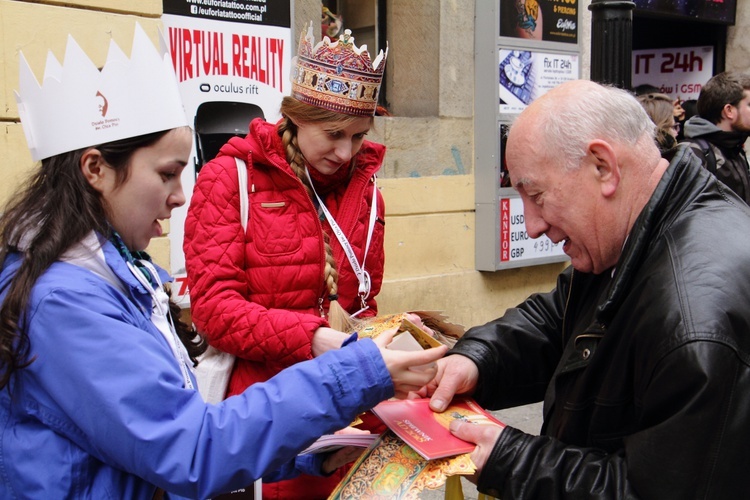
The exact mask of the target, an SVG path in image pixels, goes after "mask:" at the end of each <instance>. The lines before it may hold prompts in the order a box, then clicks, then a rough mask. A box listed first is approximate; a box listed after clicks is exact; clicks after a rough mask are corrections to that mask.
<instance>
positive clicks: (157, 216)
mask: <svg viewBox="0 0 750 500" xmlns="http://www.w3.org/2000/svg"><path fill="white" fill-rule="evenodd" d="M21 66H22V69H21V87H20V91H19V94H18V102H19V112H20V115H21V118H22V124H23V127H24V131H25V132H26V134H27V138H28V139H29V145H30V147H31V150H32V153H33V156H34V158H35V160H41V164H40V165H39V166H38V167H37V168H36V170H35V171H34V172H33V174H32V175H31V177H30V179H29V181H28V182H27V184H26V185H25V187H24V189H23V190H21V191H20V192H19V193H18V194H17V195H16V196H15V198H14V199H13V200H11V202H10V203H9V204H8V205H7V206H6V207H4V209H3V212H2V213H3V215H2V216H1V217H0V301H1V302H2V305H1V306H0V389H1V390H0V422H2V425H0V442H2V446H0V463H2V464H3V465H2V467H0V498H91V499H101V498H143V499H150V498H154V497H155V495H156V494H157V493H158V492H159V490H165V491H166V492H167V493H168V495H169V498H178V497H188V498H208V497H211V496H213V495H215V494H217V493H221V492H226V491H232V490H237V489H240V488H245V487H248V486H249V485H251V484H252V483H253V481H254V480H255V479H257V478H259V477H261V476H266V478H268V479H270V480H273V479H275V478H281V477H288V476H290V475H295V474H298V473H299V472H313V473H318V474H320V473H328V472H330V471H331V470H333V469H334V468H335V467H337V466H339V465H340V464H341V463H342V462H343V461H345V460H346V459H347V457H346V456H342V454H340V453H338V454H337V453H334V454H329V455H324V456H310V455H306V456H304V457H296V454H297V453H298V452H299V451H300V450H303V449H304V448H305V447H306V446H308V445H309V444H310V443H311V442H312V441H314V440H315V439H316V438H317V437H318V436H320V435H321V434H324V433H329V432H332V431H334V430H335V429H338V428H340V427H343V426H344V425H346V424H347V423H348V422H351V420H352V419H353V418H354V417H355V416H356V415H357V414H358V413H359V412H360V411H362V410H364V409H366V408H369V407H371V406H372V405H374V404H376V403H378V402H379V401H381V400H383V399H386V398H388V397H390V396H391V395H393V394H394V393H396V394H404V392H405V391H408V390H412V389H414V388H415V387H416V386H420V385H422V384H424V383H426V382H427V380H429V378H430V377H431V376H433V375H434V371H433V372H432V373H423V372H412V371H410V370H409V369H408V368H409V366H413V365H423V364H425V363H429V362H430V361H432V360H434V358H435V357H436V356H438V355H441V354H443V353H442V352H436V353H432V352H427V351H425V352H420V353H416V354H414V353H407V352H396V351H387V350H385V349H383V348H380V345H383V343H382V342H381V344H377V343H373V342H367V343H363V342H354V343H352V345H351V346H347V347H345V348H343V349H340V350H338V351H336V352H332V353H329V354H327V355H325V356H323V357H321V358H320V359H316V360H313V361H311V362H308V363H301V364H298V365H296V366H294V367H293V368H290V369H289V370H285V371H284V372H283V373H281V374H280V375H279V376H278V377H276V378H275V379H274V380H272V381H269V382H267V383H265V384H257V385H254V386H253V387H252V388H250V389H248V390H247V391H244V392H243V393H241V394H239V395H237V396H236V397H233V398H229V399H227V400H225V401H223V402H221V403H220V404H218V405H211V404H207V403H205V402H204V401H203V399H202V397H201V395H200V394H199V393H198V392H197V391H196V389H195V378H194V375H193V373H192V369H193V365H194V361H195V359H196V356H198V355H199V354H200V353H201V352H202V351H203V350H204V349H205V345H204V343H203V342H202V340H201V339H200V337H197V336H196V335H195V332H194V331H193V330H192V329H191V328H189V327H187V326H186V325H185V324H183V323H181V322H180V321H179V317H178V315H179V311H178V309H176V307H175V306H174V305H173V304H172V303H171V302H170V301H169V298H168V296H167V293H166V292H165V290H164V288H163V286H162V283H163V282H166V281H168V280H169V277H168V276H167V274H166V273H165V271H164V270H162V269H160V268H159V267H157V266H156V265H155V264H153V263H152V262H151V261H150V258H149V257H148V255H147V254H146V253H145V252H144V251H143V250H144V249H145V248H146V246H147V245H148V243H149V241H150V240H151V238H152V237H154V236H159V235H160V234H161V225H160V221H162V220H165V219H168V218H169V217H170V214H171V212H172V209H174V208H175V207H177V206H180V205H182V204H183V203H184V202H185V197H184V194H183V192H182V186H181V184H180V173H181V172H182V170H183V168H184V167H185V165H186V164H187V163H188V159H189V155H190V150H191V141H192V134H191V132H190V129H189V128H187V127H186V126H185V124H186V120H185V116H184V114H183V111H182V106H181V104H180V101H179V98H178V97H177V96H178V91H177V86H176V82H175V78H174V74H173V73H172V69H171V63H170V61H169V56H168V55H166V54H165V53H163V52H157V51H156V50H155V49H154V47H153V45H151V43H150V41H149V40H148V38H147V36H146V34H145V33H144V32H143V30H142V29H141V28H140V27H137V28H136V33H135V39H134V44H133V50H132V55H131V58H130V59H128V58H125V57H124V56H122V52H121V51H120V50H119V49H117V48H116V47H113V48H112V49H111V50H110V57H109V58H108V61H107V63H106V65H105V66H104V68H103V69H102V71H101V72H99V71H98V70H97V69H96V67H95V66H94V65H93V63H91V61H90V60H89V59H88V58H87V57H86V56H85V54H84V53H83V51H81V50H80V48H79V47H78V45H77V44H76V43H75V42H74V41H73V39H72V38H71V39H69V42H68V47H67V51H66V56H65V64H64V66H61V65H60V64H59V63H57V61H55V60H54V57H50V59H48V64H47V71H46V74H45V77H46V78H45V80H44V85H43V86H40V85H39V84H38V83H37V82H36V80H35V79H33V75H31V72H30V71H29V70H28V67H26V63H25V61H24V60H22V62H21ZM124 86H131V87H130V89H131V90H132V89H133V88H135V89H138V88H143V89H144V91H145V92H151V90H154V92H155V93H156V94H155V95H156V96H157V97H159V99H152V98H153V97H154V95H152V94H148V95H145V94H143V93H139V92H130V93H128V92H125V91H123V87H124ZM133 86H134V87H133ZM141 86H142V87H141ZM92 90H95V92H93V93H92V92H91V91H92ZM71 103H73V104H74V105H75V106H76V108H75V110H76V112H75V113H73V114H72V115H66V113H67V111H68V110H69V108H70V106H71V105H72V104H71ZM97 116H98V118H97ZM92 117H93V118H92ZM57 120H63V121H62V122H61V123H58V122H57ZM68 130H73V131H75V134H74V135H70V134H68V133H67V132H68ZM56 136H59V137H56ZM341 377H345V378H346V380H347V382H346V383H341ZM271 417H273V418H271ZM344 455H345V454H344Z"/></svg>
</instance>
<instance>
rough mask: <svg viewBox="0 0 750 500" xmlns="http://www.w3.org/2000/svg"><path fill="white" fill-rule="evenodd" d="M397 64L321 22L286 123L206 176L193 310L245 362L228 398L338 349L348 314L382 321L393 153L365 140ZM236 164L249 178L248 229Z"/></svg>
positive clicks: (248, 142)
mask: <svg viewBox="0 0 750 500" xmlns="http://www.w3.org/2000/svg"><path fill="white" fill-rule="evenodd" d="M386 57H387V52H386V53H383V52H382V51H381V52H380V54H379V55H378V57H377V58H376V59H375V60H374V61H371V59H370V55H369V53H368V52H367V47H365V46H363V47H357V46H356V45H355V44H354V39H353V38H352V36H351V32H350V31H349V30H345V32H344V34H343V35H342V36H341V37H340V38H339V39H338V40H335V41H331V40H330V39H329V38H328V37H324V38H323V40H322V41H320V42H319V43H317V44H316V43H315V37H314V35H313V24H312V23H311V24H310V27H309V29H308V30H307V31H306V32H303V33H302V35H301V37H300V43H299V49H298V53H297V56H296V57H295V58H294V59H293V60H292V95H291V96H287V97H285V98H284V99H283V101H282V104H281V115H282V119H281V120H280V121H279V122H278V123H268V122H266V121H264V120H263V119H255V120H253V121H252V122H251V123H250V127H249V133H248V134H247V136H246V137H244V138H243V137H234V138H232V139H230V140H229V142H228V143H227V144H225V145H224V146H223V147H222V148H221V150H220V152H219V154H218V156H217V157H216V158H215V159H213V160H212V161H210V162H208V163H207V164H206V165H204V166H203V167H202V168H201V171H200V174H199V175H198V180H197V182H196V186H195V190H194V192H193V196H192V198H191V204H190V208H189V210H188V215H187V219H186V222H185V243H184V250H185V259H186V268H187V274H188V282H189V285H190V300H191V309H192V313H193V321H194V322H195V324H196V325H197V327H198V329H199V330H200V331H201V332H202V333H204V334H205V335H206V336H207V338H208V340H209V342H210V343H211V345H213V346H215V347H216V348H218V349H219V350H221V351H225V352H228V353H231V354H234V355H236V357H237V359H236V362H235V365H234V370H233V372H232V375H231V379H230V381H229V388H228V391H227V394H228V395H230V396H231V395H233V394H238V393H240V392H242V391H243V390H245V388H247V387H248V386H250V385H252V384H254V383H257V382H262V381H265V380H268V379H269V378H271V377H273V376H274V375H275V374H277V373H279V371H280V370H282V369H284V368H285V367H289V366H292V365H294V364H295V363H298V362H300V361H305V360H308V359H312V358H315V357H317V356H320V355H321V354H323V353H325V352H327V351H330V350H335V349H337V348H338V347H340V346H341V343H342V342H343V341H344V339H346V338H347V335H346V334H345V333H343V332H345V331H348V330H350V329H351V322H352V320H351V318H350V316H351V315H354V316H355V317H356V318H355V319H364V318H369V317H372V316H375V315H377V312H378V309H377V302H376V300H375V297H376V296H377V294H378V293H379V292H380V286H381V283H382V278H383V264H384V250H383V238H384V232H385V222H384V214H385V210H384V204H383V198H382V195H381V194H380V191H379V190H378V189H377V185H376V182H375V174H376V172H377V171H378V170H379V169H380V167H381V164H382V162H383V157H384V155H385V147H384V146H382V145H380V144H375V143H372V142H370V141H368V140H366V139H365V136H366V135H367V133H368V132H369V131H370V128H371V127H372V126H373V121H374V120H373V115H374V114H375V111H376V107H377V101H378V91H379V88H380V84H381V81H382V78H383V71H384V69H385V63H386ZM237 160H239V161H241V162H243V163H244V165H243V166H242V167H241V168H243V169H244V168H246V170H247V179H248V188H247V190H248V211H249V213H248V216H247V229H246V230H245V229H243V227H242V219H243V217H242V215H241V203H240V192H239V190H240V189H241V188H240V187H239V186H240V184H239V182H238V173H237V172H238V171H237V165H236V162H237ZM415 321H419V318H417V317H415ZM376 422H377V424H376ZM371 423H372V424H373V425H379V421H378V420H377V419H376V418H374V417H373V420H372V422H371ZM343 473H344V471H341V475H334V476H333V477H330V478H327V479H319V478H314V479H312V478H308V477H301V478H298V479H296V480H293V481H285V482H283V483H275V484H264V485H263V492H264V498H295V499H317V498H327V496H328V494H329V493H330V492H331V491H332V490H333V488H334V487H335V485H336V484H337V483H338V481H339V479H340V478H341V477H342V476H343Z"/></svg>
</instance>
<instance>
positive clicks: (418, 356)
mask: <svg viewBox="0 0 750 500" xmlns="http://www.w3.org/2000/svg"><path fill="white" fill-rule="evenodd" d="M396 332H398V328H392V329H390V330H386V331H384V332H383V333H381V334H380V335H378V336H377V338H375V339H374V342H375V344H377V345H378V347H380V354H381V355H382V356H383V361H384V362H385V366H386V368H387V369H388V372H389V373H390V374H391V380H392V381H393V388H394V391H395V393H396V397H397V398H400V399H404V398H406V397H408V396H409V393H410V392H413V391H418V390H419V389H421V388H422V387H423V386H424V385H426V384H427V383H428V382H430V381H431V380H432V379H433V378H434V377H435V375H436V374H437V365H436V363H435V362H436V361H437V360H438V359H440V358H442V357H443V356H445V353H446V352H447V351H448V347H447V346H444V345H443V346H440V347H433V348H432V349H425V350H422V351H397V350H395V349H387V348H386V346H387V345H388V344H389V343H390V342H391V340H393V336H394V335H395V334H396Z"/></svg>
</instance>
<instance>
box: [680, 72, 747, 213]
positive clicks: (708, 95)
mask: <svg viewBox="0 0 750 500" xmlns="http://www.w3.org/2000/svg"><path fill="white" fill-rule="evenodd" d="M697 107H698V116H693V117H692V118H690V119H689V120H688V121H686V122H685V139H684V141H683V142H684V143H686V144H689V145H690V147H691V148H692V149H693V152H694V153H695V154H696V155H698V157H699V158H701V160H702V161H703V164H704V166H705V167H706V168H707V169H708V171H709V172H711V173H712V174H714V175H715V176H716V177H717V178H718V179H719V180H720V181H722V182H723V183H724V184H726V185H727V187H729V189H731V190H732V191H734V192H735V193H737V194H738V195H739V196H740V198H742V199H743V200H745V203H750V171H748V168H750V165H749V164H748V161H747V155H746V154H745V141H746V140H747V138H748V135H750V76H748V75H745V74H741V73H735V72H730V71H727V72H724V73H719V74H718V75H716V76H714V77H712V78H711V79H710V80H709V81H708V82H707V83H706V84H705V85H704V86H703V88H702V89H701V93H700V94H699V95H698V105H697Z"/></svg>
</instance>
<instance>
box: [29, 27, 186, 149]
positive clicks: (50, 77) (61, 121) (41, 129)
mask: <svg viewBox="0 0 750 500" xmlns="http://www.w3.org/2000/svg"><path fill="white" fill-rule="evenodd" d="M159 38H160V46H159V48H158V49H157V48H156V47H154V45H153V44H152V43H151V41H150V40H149V38H148V35H146V32H145V31H143V28H141V26H140V24H138V23H136V26H135V35H134V37H133V47H132V50H131V53H130V57H129V58H128V57H127V56H126V55H125V53H124V52H123V51H122V50H121V49H120V47H119V46H118V45H117V44H116V43H115V42H114V40H113V41H111V42H110V46H109V52H108V53H107V60H106V63H105V64H104V66H103V67H102V69H101V71H100V70H99V69H98V68H97V67H96V65H95V64H94V63H93V62H92V61H91V59H89V57H88V56H87V55H86V53H85V52H84V51H83V50H82V49H81V47H80V46H79V45H78V43H76V41H75V40H74V39H73V37H72V36H70V35H68V41H67V46H66V48H65V59H64V63H63V64H62V65H61V64H60V62H59V61H58V60H57V59H56V58H55V56H54V55H52V53H51V52H49V53H48V55H47V62H46V66H45V70H44V78H43V80H42V84H41V85H40V84H39V82H38V81H37V79H36V78H35V77H34V74H33V72H32V71H31V68H30V67H29V65H28V62H27V61H26V58H25V57H24V55H23V53H21V54H20V72H19V90H18V91H17V92H15V95H16V103H17V104H18V113H19V116H20V117H21V125H22V126H23V130H24V133H25V135H26V141H27V143H28V145H29V149H30V150H31V156H32V158H33V159H34V161H39V160H43V159H45V158H49V157H51V156H55V155H58V154H61V153H66V152H69V151H74V150H77V149H81V148H85V147H89V146H96V145H99V144H105V143H108V142H113V141H118V140H121V139H127V138H130V137H136V136H139V135H144V134H149V133H152V132H160V131H162V130H169V129H173V128H177V127H182V126H187V125H188V123H189V122H188V120H187V117H186V116H185V111H184V108H183V106H182V101H181V99H180V93H179V88H178V86H177V79H176V77H175V74H174V69H173V67H172V60H171V58H170V56H169V53H168V51H167V48H166V47H167V45H166V43H165V42H164V39H163V37H162V35H161V33H160V34H159Z"/></svg>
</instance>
